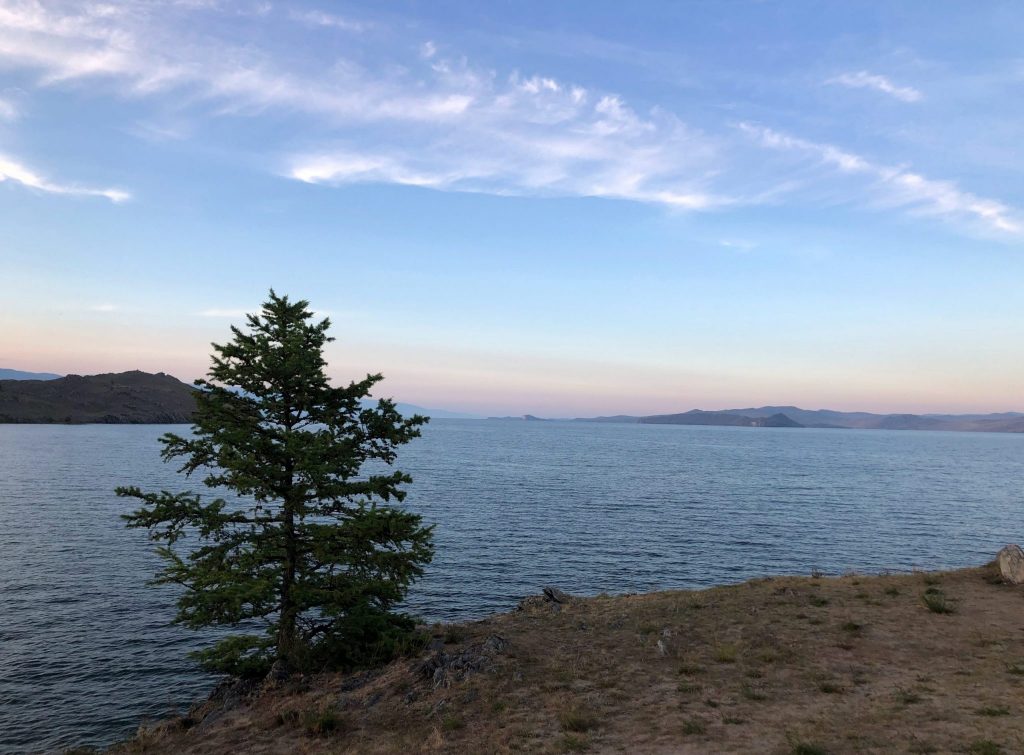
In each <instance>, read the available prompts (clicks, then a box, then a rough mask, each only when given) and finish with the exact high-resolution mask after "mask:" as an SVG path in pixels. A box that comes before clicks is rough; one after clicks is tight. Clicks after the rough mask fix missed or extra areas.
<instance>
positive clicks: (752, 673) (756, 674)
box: [746, 668, 764, 679]
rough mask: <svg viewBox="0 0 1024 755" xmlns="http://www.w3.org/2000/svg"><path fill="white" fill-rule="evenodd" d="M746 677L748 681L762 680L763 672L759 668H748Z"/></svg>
mask: <svg viewBox="0 0 1024 755" xmlns="http://www.w3.org/2000/svg"><path fill="white" fill-rule="evenodd" d="M746 676H747V678H748V679H763V678H764V672H763V671H762V670H761V669H759V668H748V669H747V671H746Z"/></svg>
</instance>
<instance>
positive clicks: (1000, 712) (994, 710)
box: [974, 705, 1010, 716]
mask: <svg viewBox="0 0 1024 755" xmlns="http://www.w3.org/2000/svg"><path fill="white" fill-rule="evenodd" d="M974 712H975V713H976V714H977V715H979V716H1008V715H1010V709H1009V708H1007V707H1005V706H1003V705H986V706H984V707H982V708H978V709H977V710H976V711H974Z"/></svg>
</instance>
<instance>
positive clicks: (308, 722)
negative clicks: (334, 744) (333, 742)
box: [302, 708, 345, 737]
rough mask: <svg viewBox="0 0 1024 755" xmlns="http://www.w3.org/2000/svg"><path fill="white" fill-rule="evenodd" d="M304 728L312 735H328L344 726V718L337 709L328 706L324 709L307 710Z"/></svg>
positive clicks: (304, 716)
mask: <svg viewBox="0 0 1024 755" xmlns="http://www.w3.org/2000/svg"><path fill="white" fill-rule="evenodd" d="M302 728H303V729H305V730H306V734H308V735H310V736H311V737H328V736H330V735H331V734H337V733H338V732H340V731H342V730H343V729H344V728H345V727H344V719H342V717H341V716H340V715H339V714H338V712H337V711H335V710H331V709H330V708H326V709H324V710H316V711H306V712H305V713H304V714H303V716H302Z"/></svg>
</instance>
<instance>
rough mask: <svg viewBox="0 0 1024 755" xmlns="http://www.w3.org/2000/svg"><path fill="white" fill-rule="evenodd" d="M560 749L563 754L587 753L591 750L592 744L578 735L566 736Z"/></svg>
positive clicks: (560, 744)
mask: <svg viewBox="0 0 1024 755" xmlns="http://www.w3.org/2000/svg"><path fill="white" fill-rule="evenodd" d="M559 748H560V749H561V750H562V752H586V751H587V750H589V749H590V742H589V741H587V738H586V737H581V736H579V735H578V734H566V735H565V736H564V737H562V741H561V742H560V743H559Z"/></svg>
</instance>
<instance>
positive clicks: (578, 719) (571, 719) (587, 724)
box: [558, 708, 598, 733]
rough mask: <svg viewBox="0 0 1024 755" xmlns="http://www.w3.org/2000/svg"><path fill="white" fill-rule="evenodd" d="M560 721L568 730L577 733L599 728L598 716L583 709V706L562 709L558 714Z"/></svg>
mask: <svg viewBox="0 0 1024 755" xmlns="http://www.w3.org/2000/svg"><path fill="white" fill-rule="evenodd" d="M558 722H559V723H560V724H561V725H562V728H563V729H565V730H566V731H573V732H577V733H581V732H585V731H590V730H591V729H596V728H597V724H598V721H597V716H595V715H593V714H592V713H589V712H588V711H585V710H583V709H582V708H571V709H569V710H565V711H562V713H561V714H560V715H559V716H558Z"/></svg>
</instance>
